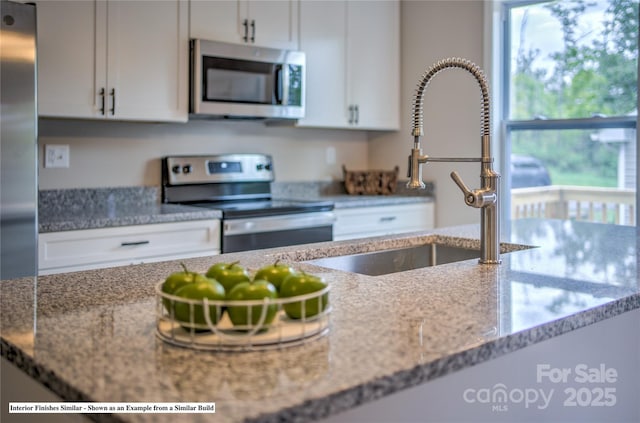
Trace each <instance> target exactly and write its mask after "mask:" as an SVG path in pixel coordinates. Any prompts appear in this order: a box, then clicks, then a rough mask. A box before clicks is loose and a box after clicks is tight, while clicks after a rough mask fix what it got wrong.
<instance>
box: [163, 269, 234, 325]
mask: <svg viewBox="0 0 640 423" xmlns="http://www.w3.org/2000/svg"><path fill="white" fill-rule="evenodd" d="M174 295H175V296H177V297H181V298H185V299H189V300H200V301H201V300H202V299H203V298H207V299H209V300H214V301H223V300H224V299H225V297H226V295H225V291H224V287H223V286H222V284H220V283H219V282H218V281H216V280H213V279H209V278H206V277H204V276H202V275H198V276H197V277H196V280H195V281H194V282H193V283H190V284H187V285H184V286H183V287H181V288H179V289H178V290H176V292H174ZM192 309H193V315H192ZM173 310H174V317H175V319H176V320H178V321H179V322H183V323H187V324H188V325H187V327H190V326H191V324H192V323H195V324H196V325H206V324H207V321H206V320H205V316H204V306H203V305H202V304H193V305H192V304H190V303H188V302H181V301H175V303H174V308H173ZM208 313H209V318H210V320H211V323H213V324H216V323H218V320H219V318H220V317H221V316H222V306H217V305H211V306H209V310H208Z"/></svg>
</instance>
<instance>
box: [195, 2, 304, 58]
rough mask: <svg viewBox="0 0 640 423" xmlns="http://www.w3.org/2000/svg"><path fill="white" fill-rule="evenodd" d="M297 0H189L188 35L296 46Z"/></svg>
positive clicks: (291, 47)
mask: <svg viewBox="0 0 640 423" xmlns="http://www.w3.org/2000/svg"><path fill="white" fill-rule="evenodd" d="M298 1H299V0H260V1H246V0H215V1H214V0H191V11H190V28H191V29H190V37H191V38H201V39H204V40H214V41H223V42H228V43H236V44H244V43H247V44H253V45H256V46H261V47H273V48H281V49H290V50H296V49H297V48H298Z"/></svg>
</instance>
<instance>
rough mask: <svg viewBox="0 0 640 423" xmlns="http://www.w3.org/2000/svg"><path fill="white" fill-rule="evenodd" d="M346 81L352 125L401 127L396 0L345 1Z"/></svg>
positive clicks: (398, 34)
mask: <svg viewBox="0 0 640 423" xmlns="http://www.w3.org/2000/svg"><path fill="white" fill-rule="evenodd" d="M347 16H348V22H349V36H348V37H347V51H348V52H349V54H348V55H347V80H348V81H349V86H348V89H349V95H348V98H349V101H348V102H349V104H350V105H351V106H352V107H354V108H355V111H354V114H355V116H353V118H352V121H353V122H352V124H353V125H356V126H358V127H361V128H367V129H399V127H400V121H399V119H400V112H399V110H400V7H399V3H398V2H397V1H349V2H347Z"/></svg>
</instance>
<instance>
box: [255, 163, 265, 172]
mask: <svg viewBox="0 0 640 423" xmlns="http://www.w3.org/2000/svg"><path fill="white" fill-rule="evenodd" d="M256 169H257V170H262V169H264V165H263V164H262V163H258V164H257V165H256Z"/></svg>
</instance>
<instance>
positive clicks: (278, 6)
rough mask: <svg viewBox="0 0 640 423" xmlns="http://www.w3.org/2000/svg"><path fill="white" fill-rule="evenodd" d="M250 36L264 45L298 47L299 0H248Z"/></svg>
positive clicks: (291, 48)
mask: <svg viewBox="0 0 640 423" xmlns="http://www.w3.org/2000/svg"><path fill="white" fill-rule="evenodd" d="M247 3H248V6H247V9H248V20H249V37H250V41H251V38H253V39H254V41H253V43H254V44H256V45H260V46H264V47H274V48H282V49H289V50H297V49H298V16H299V15H298V7H299V0H253V1H249V2H247Z"/></svg>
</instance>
